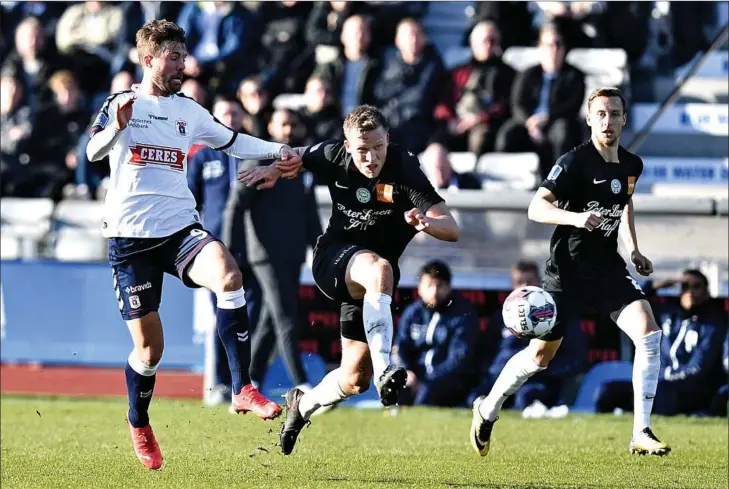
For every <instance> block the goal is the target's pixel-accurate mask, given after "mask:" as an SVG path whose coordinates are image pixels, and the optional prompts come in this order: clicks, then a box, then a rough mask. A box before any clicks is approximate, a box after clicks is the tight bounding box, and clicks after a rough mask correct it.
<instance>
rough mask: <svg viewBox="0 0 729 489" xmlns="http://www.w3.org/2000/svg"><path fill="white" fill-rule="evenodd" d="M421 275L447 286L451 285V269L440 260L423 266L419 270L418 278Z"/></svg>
mask: <svg viewBox="0 0 729 489" xmlns="http://www.w3.org/2000/svg"><path fill="white" fill-rule="evenodd" d="M423 275H427V276H429V277H433V278H437V279H440V280H442V281H444V282H445V283H447V284H449V285H450V283H451V269H450V268H448V265H446V264H445V263H443V262H442V261H440V260H432V261H429V262H428V263H426V264H425V265H423V268H421V269H420V277H421V278H422V276H423Z"/></svg>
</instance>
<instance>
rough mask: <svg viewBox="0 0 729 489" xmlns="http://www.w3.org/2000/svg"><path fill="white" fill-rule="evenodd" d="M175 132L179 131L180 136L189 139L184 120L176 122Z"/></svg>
mask: <svg viewBox="0 0 729 489" xmlns="http://www.w3.org/2000/svg"><path fill="white" fill-rule="evenodd" d="M175 130H176V131H177V135H178V136H182V137H183V138H186V137H187V122H185V121H183V120H182V119H178V120H176V121H175Z"/></svg>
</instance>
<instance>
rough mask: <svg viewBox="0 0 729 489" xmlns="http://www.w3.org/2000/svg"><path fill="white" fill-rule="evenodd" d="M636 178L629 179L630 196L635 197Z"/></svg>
mask: <svg viewBox="0 0 729 489" xmlns="http://www.w3.org/2000/svg"><path fill="white" fill-rule="evenodd" d="M635 180H636V178H635V177H628V195H633V192H634V191H635Z"/></svg>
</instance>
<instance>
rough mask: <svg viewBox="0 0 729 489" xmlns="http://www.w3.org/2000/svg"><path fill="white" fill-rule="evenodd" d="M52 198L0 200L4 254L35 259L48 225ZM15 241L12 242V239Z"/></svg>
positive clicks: (0, 222) (51, 210) (0, 221)
mask: <svg viewBox="0 0 729 489" xmlns="http://www.w3.org/2000/svg"><path fill="white" fill-rule="evenodd" d="M53 205H54V204H53V201H52V200H51V199H21V198H10V197H8V198H4V199H2V201H1V202H0V226H1V228H2V235H3V238H4V239H3V248H4V247H5V246H4V245H5V244H6V243H7V245H8V250H7V251H6V250H3V257H5V256H6V253H7V256H8V257H10V256H15V257H16V258H35V257H36V256H37V255H38V252H39V248H40V243H41V241H42V240H43V239H44V238H45V236H46V235H47V234H48V231H49V230H50V228H51V215H52V214H53ZM13 240H15V241H16V243H15V244H13V243H12V241H13Z"/></svg>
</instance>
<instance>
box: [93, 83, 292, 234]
mask: <svg viewBox="0 0 729 489" xmlns="http://www.w3.org/2000/svg"><path fill="white" fill-rule="evenodd" d="M133 96H136V101H135V102H134V105H133V109H132V110H133V114H132V119H131V120H130V121H129V124H128V125H127V127H126V129H124V130H123V131H121V132H120V133H119V135H118V136H119V138H118V140H117V141H116V144H114V146H113V147H112V148H111V151H110V152H109V165H110V168H111V175H110V178H109V189H108V192H107V194H106V202H105V206H104V222H103V224H102V233H103V235H104V236H105V237H108V238H111V237H131V238H159V237H165V236H170V235H171V234H174V233H175V232H177V231H179V230H181V229H183V228H185V227H187V226H189V225H191V224H194V223H197V222H200V216H199V215H198V213H197V211H196V210H195V197H194V196H193V195H192V192H190V189H189V188H188V185H187V176H186V174H187V153H188V152H189V150H190V146H192V145H193V144H204V145H207V146H210V147H213V148H216V149H228V150H229V149H230V146H231V145H232V144H233V142H234V141H235V140H236V136H238V134H236V133H235V132H234V131H232V130H231V129H230V128H228V127H226V126H224V125H223V124H222V123H220V122H219V121H218V120H217V119H215V118H214V117H213V116H212V114H211V113H210V112H208V111H207V110H206V109H205V108H203V107H202V106H201V105H199V104H198V103H197V102H195V101H194V100H192V99H190V98H187V97H185V96H184V95H179V94H176V95H170V96H168V97H154V96H150V95H145V94H142V93H139V92H136V93H135V92H134V91H132V90H128V91H124V92H120V93H116V94H113V95H112V96H110V97H109V98H108V99H107V100H106V103H105V104H104V106H103V108H102V109H101V111H100V113H99V115H98V117H97V118H96V121H95V122H94V124H93V126H92V129H91V132H92V135H93V134H96V133H97V132H99V131H103V130H104V129H105V128H106V127H107V125H109V126H110V127H109V129H108V130H110V131H113V129H112V127H113V121H115V120H116V110H117V109H118V107H120V106H121V105H123V104H124V103H126V102H127V101H128V100H129V98H131V97H133ZM93 137H94V136H92V139H93ZM97 137H98V136H97ZM250 139H253V138H250ZM261 143H263V142H262V141H261ZM265 144H267V145H270V143H265ZM280 146H281V145H276V146H275V147H276V148H280ZM269 149H270V148H269ZM269 156H270V155H269Z"/></svg>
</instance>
